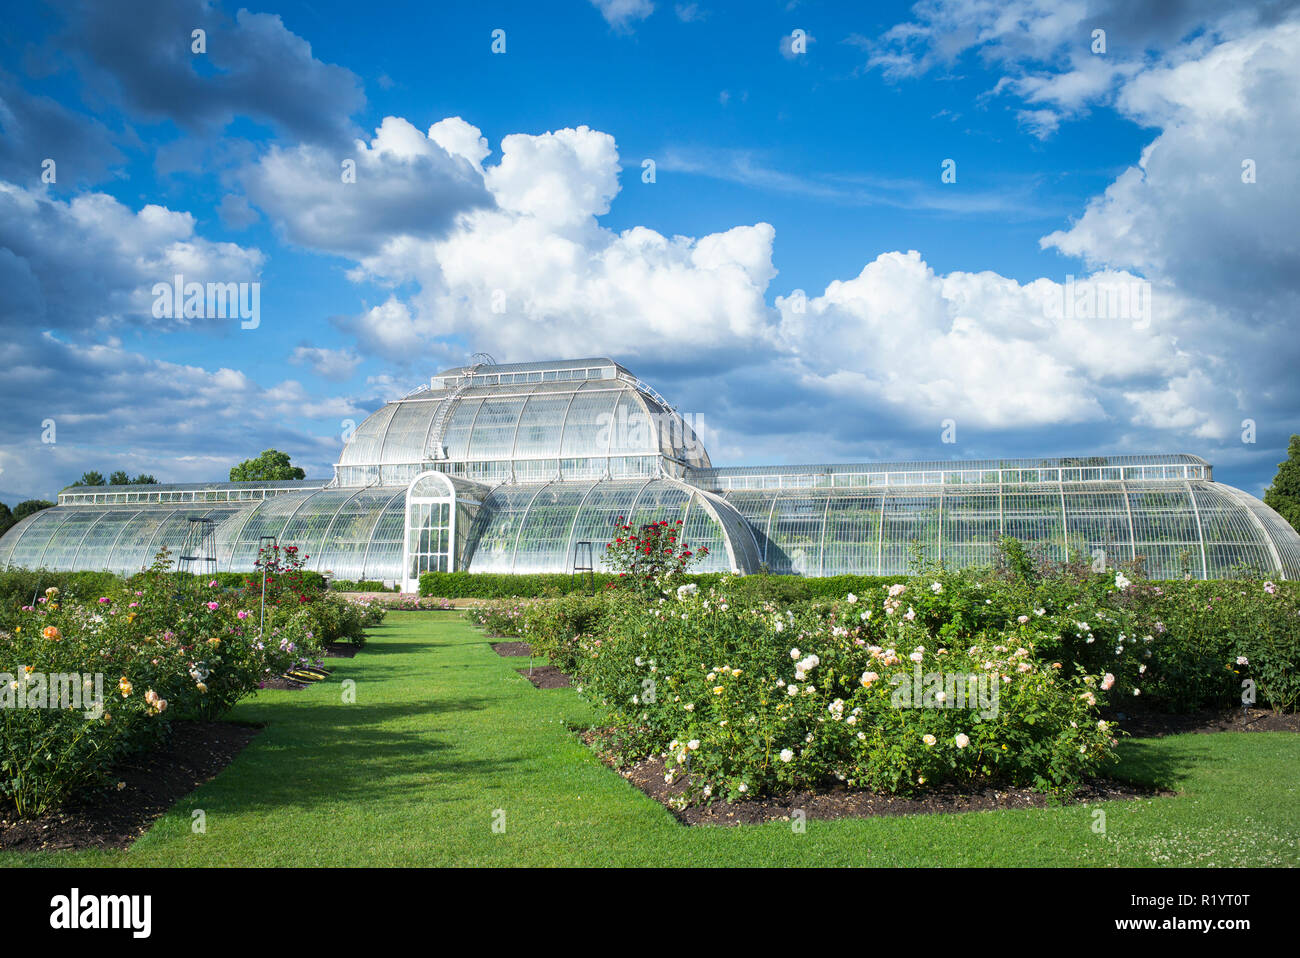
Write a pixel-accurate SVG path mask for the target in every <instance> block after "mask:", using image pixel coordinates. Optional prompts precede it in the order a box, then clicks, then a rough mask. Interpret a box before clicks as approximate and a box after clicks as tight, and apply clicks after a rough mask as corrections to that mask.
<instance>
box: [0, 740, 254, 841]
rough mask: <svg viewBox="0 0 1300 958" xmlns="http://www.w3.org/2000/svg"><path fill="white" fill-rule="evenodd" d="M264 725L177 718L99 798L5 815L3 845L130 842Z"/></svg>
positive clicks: (0, 831) (113, 777)
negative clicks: (21, 816)
mask: <svg viewBox="0 0 1300 958" xmlns="http://www.w3.org/2000/svg"><path fill="white" fill-rule="evenodd" d="M259 731H261V729H260V727H257V726H252V725H236V724H235V723H233V722H174V723H172V728H171V736H170V737H169V738H168V739H167V741H166V742H165V743H164V744H162V745H161V746H159V747H158V748H156V749H154V750H153V751H152V752H149V753H147V754H145V755H137V756H133V757H132V758H130V759H129V760H127V761H125V762H123V763H122V764H121V765H120V766H118V767H117V768H115V769H114V770H113V771H112V773H111V775H110V781H114V782H115V783H116V782H124V783H125V787H124V788H121V789H118V788H109V789H108V790H107V791H105V792H103V793H100V794H99V795H96V796H95V797H94V798H93V799H91V800H89V801H87V802H85V803H78V804H75V805H69V806H67V807H65V808H63V809H62V810H60V811H57V812H51V813H49V814H47V815H43V816H41V817H40V818H33V819H28V820H26V821H8V820H0V848H3V849H6V850H9V851H41V850H55V849H65V848H77V849H80V848H126V847H128V846H129V845H130V844H131V843H132V842H134V841H135V840H136V839H137V838H139V837H140V836H141V835H143V834H144V833H145V832H146V831H148V829H149V826H150V825H152V824H153V823H154V821H155V820H157V819H158V818H159V817H160V816H162V814H163V813H164V812H166V811H167V810H168V809H169V808H171V807H172V806H173V805H175V804H176V802H177V801H179V800H180V799H182V798H184V797H185V796H186V795H188V794H189V793H190V792H192V791H194V789H196V788H198V787H199V786H200V785H202V784H203V783H204V782H206V781H208V780H209V779H211V778H213V777H215V776H216V774H217V773H218V772H220V771H221V770H222V769H224V768H225V767H226V766H227V765H229V764H230V763H231V762H232V761H234V759H235V756H236V755H238V754H239V753H240V752H241V751H243V750H244V746H246V745H247V744H248V743H249V742H251V741H252V740H253V738H254V737H255V736H256V735H257V733H258V732H259Z"/></svg>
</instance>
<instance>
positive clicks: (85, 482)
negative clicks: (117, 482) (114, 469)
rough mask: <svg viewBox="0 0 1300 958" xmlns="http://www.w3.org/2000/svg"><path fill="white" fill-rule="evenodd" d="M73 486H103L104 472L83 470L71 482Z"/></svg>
mask: <svg viewBox="0 0 1300 958" xmlns="http://www.w3.org/2000/svg"><path fill="white" fill-rule="evenodd" d="M73 485H74V486H103V485H107V483H106V482H104V474H103V473H102V472H93V471H92V472H83V473H82V474H81V478H80V479H78V480H77V481H76V482H74V483H73Z"/></svg>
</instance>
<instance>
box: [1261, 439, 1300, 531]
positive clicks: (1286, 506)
mask: <svg viewBox="0 0 1300 958" xmlns="http://www.w3.org/2000/svg"><path fill="white" fill-rule="evenodd" d="M1286 455H1287V459H1286V462H1279V463H1278V464H1277V477H1276V478H1275V479H1274V480H1273V485H1271V486H1269V487H1268V489H1267V490H1266V491H1265V493H1264V503H1265V505H1268V506H1271V507H1272V508H1273V509H1274V510H1276V512H1277V514H1278V515H1280V516H1281V517H1282V518H1283V519H1285V520H1286V521H1287V522H1289V523H1291V525H1292V527H1293V528H1294V529H1296V531H1298V532H1300V436H1292V437H1291V442H1290V443H1289V444H1288V445H1287V448H1286Z"/></svg>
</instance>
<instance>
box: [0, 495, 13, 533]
mask: <svg viewBox="0 0 1300 958" xmlns="http://www.w3.org/2000/svg"><path fill="white" fill-rule="evenodd" d="M13 524H14V514H13V512H12V511H11V510H10V508H9V507H8V506H7V505H5V504H4V503H3V502H0V536H2V535H4V534H5V532H6V531H7V530H8V529H9V527H10V526H11V525H13Z"/></svg>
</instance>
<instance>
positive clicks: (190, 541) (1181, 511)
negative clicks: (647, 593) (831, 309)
mask: <svg viewBox="0 0 1300 958" xmlns="http://www.w3.org/2000/svg"><path fill="white" fill-rule="evenodd" d="M1211 473H1212V470H1211V467H1210V465H1209V463H1207V462H1206V461H1205V460H1203V459H1201V458H1198V457H1197V456H1192V455H1153V456H1114V457H1102V456H1089V457H1083V458H1077V459H1073V458H1064V459H1009V460H981V461H971V460H966V461H962V460H947V461H934V462H895V463H862V464H838V465H808V466H743V467H718V466H714V465H713V463H712V462H710V460H709V456H708V453H707V452H706V451H705V449H704V447H703V445H702V443H701V442H700V440H699V437H698V436H697V435H696V434H695V432H694V431H693V430H692V429H691V427H690V425H689V424H688V423H687V422H686V420H685V418H684V417H682V416H681V415H680V414H679V413H678V412H677V411H676V410H675V409H674V408H673V406H672V405H670V404H669V403H668V402H667V400H665V399H664V398H663V397H662V396H660V395H659V393H658V392H656V391H655V390H654V389H653V388H652V387H650V386H649V385H647V384H646V383H644V382H642V381H641V380H639V379H637V377H636V376H634V375H633V374H632V373H631V372H629V371H628V370H627V369H626V368H625V367H623V366H621V365H620V364H618V363H616V362H613V361H612V360H609V359H584V360H571V361H565V362H549V363H516V364H508V365H500V364H495V363H491V362H488V361H484V362H481V363H476V364H474V365H471V366H465V367H459V368H456V369H449V370H446V371H445V372H442V373H439V374H438V375H437V376H434V377H433V378H432V379H431V381H430V382H429V383H428V384H427V385H422V386H420V387H419V388H418V389H416V390H415V391H413V392H411V393H409V394H408V395H406V396H404V397H402V398H401V399H398V400H395V401H393V402H389V403H387V404H386V405H385V406H384V407H383V408H382V409H380V410H378V411H377V412H375V413H374V414H372V415H371V416H370V417H368V418H367V419H366V420H365V421H364V422H362V423H361V425H360V426H358V427H357V428H356V430H355V432H354V433H353V435H352V436H351V437H350V438H349V440H348V442H347V444H346V446H345V448H344V449H343V452H342V454H341V456H340V458H339V461H338V463H337V464H336V465H335V467H334V475H333V477H332V478H330V479H328V480H315V481H313V480H303V481H289V482H218V483H199V484H185V485H149V486H140V485H132V486H74V487H69V488H67V489H64V490H63V491H62V492H61V493H60V494H59V501H58V504H57V505H56V506H54V507H53V508H49V509H46V510H44V511H42V512H38V513H35V514H33V515H31V516H29V517H27V518H26V519H24V520H23V521H22V522H20V523H18V524H17V525H15V526H14V527H13V528H12V529H10V530H9V531H8V532H7V533H6V534H5V535H4V537H3V538H0V566H3V565H11V566H24V567H28V568H47V569H86V570H110V571H114V572H124V573H125V572H134V571H137V570H139V569H141V568H142V567H144V566H147V565H148V564H149V563H150V561H151V560H152V558H153V556H154V555H155V554H156V553H157V552H158V551H159V550H160V549H162V548H163V547H167V548H168V549H170V550H171V551H172V553H173V554H175V555H187V556H188V557H189V559H190V560H191V561H194V560H197V561H198V562H199V565H198V566H197V567H196V568H202V569H209V570H217V569H219V570H221V571H247V570H250V569H251V568H252V564H253V562H254V560H255V559H256V557H257V554H258V550H259V547H260V546H261V545H262V544H263V543H267V542H271V541H275V542H277V543H278V544H280V545H282V546H284V545H294V546H297V547H298V549H299V550H300V552H301V553H304V554H305V555H306V556H307V557H308V559H307V562H306V565H307V567H308V568H310V569H315V570H317V571H320V572H322V573H327V574H332V576H333V577H335V578H338V579H369V580H381V581H384V582H387V583H391V584H395V585H399V586H401V587H403V588H406V589H412V588H414V587H415V585H416V582H417V580H418V578H419V575H420V573H421V572H424V571H428V570H440V571H449V570H467V571H470V572H520V573H523V572H568V571H571V570H572V569H573V568H574V567H575V566H583V565H589V564H594V565H595V566H596V568H599V567H600V562H601V554H602V552H603V547H604V544H605V542H606V541H608V539H609V538H610V535H611V531H612V530H613V527H614V525H615V523H616V522H617V521H618V520H619V518H620V517H625V518H626V520H628V521H631V522H634V523H635V522H641V521H649V520H652V519H653V520H659V519H669V520H676V519H680V520H681V521H682V523H683V527H684V529H685V533H684V540H685V541H686V542H687V543H688V544H689V545H690V546H691V547H692V548H694V549H695V550H697V551H699V547H701V546H707V547H708V553H707V556H706V558H705V560H704V561H703V562H702V563H701V564H700V565H699V566H697V568H700V569H702V570H703V571H722V570H730V571H732V572H738V573H753V572H760V571H769V572H773V573H786V574H796V575H809V576H826V575H838V574H842V573H861V574H879V575H887V574H895V573H901V572H904V571H906V569H907V568H908V565H909V563H910V562H911V561H912V559H913V556H914V555H916V554H918V553H919V554H921V555H923V556H925V557H926V558H928V559H931V560H934V561H941V562H943V563H944V564H945V565H946V566H948V567H951V568H957V567H962V566H971V565H986V564H988V563H990V562H992V561H993V559H994V554H995V550H996V548H997V543H998V540H999V538H1001V537H1002V536H1013V537H1015V538H1017V539H1019V540H1021V541H1022V542H1024V543H1025V544H1026V546H1028V547H1029V548H1031V549H1034V550H1038V551H1040V552H1043V553H1045V554H1047V555H1049V556H1052V557H1055V558H1057V559H1063V558H1065V557H1066V556H1067V555H1070V554H1074V553H1076V552H1078V553H1081V554H1083V555H1084V556H1087V557H1089V558H1093V559H1095V558H1097V557H1102V558H1104V559H1105V560H1106V561H1107V562H1108V563H1109V564H1112V565H1113V564H1115V563H1119V562H1124V561H1128V560H1133V559H1135V558H1138V557H1141V558H1142V559H1143V560H1144V563H1145V568H1146V571H1147V573H1148V574H1149V575H1152V576H1155V577H1178V578H1181V577H1183V576H1185V575H1192V576H1194V577H1197V578H1219V577H1226V576H1230V575H1233V574H1236V573H1239V572H1243V571H1255V572H1261V573H1268V574H1273V575H1276V576H1279V577H1282V578H1297V577H1300V535H1298V534H1297V533H1296V532H1295V530H1293V529H1292V528H1291V527H1290V526H1289V525H1288V524H1287V523H1286V522H1285V521H1284V520H1283V519H1282V518H1281V517H1280V516H1279V515H1278V514H1277V513H1276V512H1274V511H1273V510H1272V509H1270V508H1269V507H1268V506H1266V505H1264V503H1262V502H1260V501H1259V500H1258V499H1256V498H1255V497H1253V496H1251V495H1248V494H1247V493H1245V492H1242V491H1241V490H1239V489H1234V488H1233V487H1231V486H1226V485H1223V484H1222V483H1218V482H1215V481H1214V480H1213V477H1212V474H1211ZM588 558H590V559H591V560H592V561H591V562H588V561H587V560H588ZM204 563H206V565H205V564H204Z"/></svg>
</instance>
